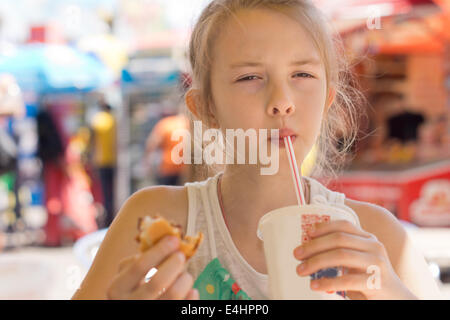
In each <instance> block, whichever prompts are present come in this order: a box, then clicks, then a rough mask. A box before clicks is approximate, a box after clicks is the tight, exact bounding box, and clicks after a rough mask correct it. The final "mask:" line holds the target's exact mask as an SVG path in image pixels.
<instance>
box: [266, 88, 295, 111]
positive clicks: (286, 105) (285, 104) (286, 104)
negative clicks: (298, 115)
mask: <svg viewBox="0 0 450 320" xmlns="http://www.w3.org/2000/svg"><path fill="white" fill-rule="evenodd" d="M294 112H295V105H294V104H293V103H292V101H291V100H290V99H289V98H288V95H287V93H286V92H285V91H284V90H274V92H273V94H272V99H271V100H270V102H269V104H268V106H267V114H268V115H269V116H281V117H283V116H289V115H291V114H293V113H294Z"/></svg>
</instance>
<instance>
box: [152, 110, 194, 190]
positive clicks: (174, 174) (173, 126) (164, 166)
mask: <svg viewBox="0 0 450 320" xmlns="http://www.w3.org/2000/svg"><path fill="white" fill-rule="evenodd" d="M188 128H189V120H188V118H187V117H186V116H185V115H184V114H182V113H181V112H180V113H178V114H177V115H173V116H168V117H164V118H162V119H161V120H159V121H158V122H157V123H156V125H155V127H154V128H153V130H152V132H151V133H150V135H149V136H148V138H147V142H146V148H145V153H146V154H145V157H146V159H147V161H151V159H152V155H153V154H154V153H155V152H157V151H161V152H162V154H161V159H160V161H159V165H158V167H157V171H156V172H154V175H155V178H156V182H157V184H161V185H178V184H180V182H181V181H180V178H181V176H182V175H183V170H184V169H185V165H184V164H175V163H173V161H172V149H173V148H174V147H175V146H176V145H177V144H178V143H179V141H178V140H172V133H173V132H175V131H176V130H179V129H186V130H188Z"/></svg>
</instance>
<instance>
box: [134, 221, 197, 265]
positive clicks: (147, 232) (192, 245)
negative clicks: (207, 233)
mask: <svg viewBox="0 0 450 320" xmlns="http://www.w3.org/2000/svg"><path fill="white" fill-rule="evenodd" d="M138 230H139V234H138V236H137V238H136V240H137V242H138V243H139V245H140V247H139V248H140V251H141V252H145V251H147V250H148V249H150V248H151V247H152V246H153V245H155V244H156V243H157V242H158V241H159V240H160V239H161V238H163V237H165V236H169V235H171V236H175V237H177V238H178V239H180V248H179V250H180V251H181V252H183V253H184V255H185V256H186V260H188V259H189V258H191V257H192V256H193V255H194V254H195V253H196V252H197V249H198V247H199V245H200V244H201V243H202V241H203V233H202V232H198V233H197V235H196V236H195V237H191V236H185V235H184V234H183V231H182V229H181V226H180V225H177V224H174V223H171V222H169V221H168V220H166V219H164V218H163V217H161V216H159V215H156V216H154V217H150V216H146V217H144V218H139V220H138Z"/></svg>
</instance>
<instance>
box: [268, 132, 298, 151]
mask: <svg viewBox="0 0 450 320" xmlns="http://www.w3.org/2000/svg"><path fill="white" fill-rule="evenodd" d="M285 137H291V142H292V143H294V141H295V139H296V138H297V134H296V133H295V132H294V131H293V130H292V129H290V128H282V129H280V131H279V138H278V141H276V142H278V144H279V146H280V147H284V146H285V145H284V138H285ZM269 140H270V141H271V142H274V143H276V142H275V140H273V141H272V139H271V138H269Z"/></svg>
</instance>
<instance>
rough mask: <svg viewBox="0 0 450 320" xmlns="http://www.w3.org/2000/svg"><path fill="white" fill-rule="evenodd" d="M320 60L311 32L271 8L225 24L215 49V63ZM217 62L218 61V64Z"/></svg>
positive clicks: (238, 15)
mask: <svg viewBox="0 0 450 320" xmlns="http://www.w3.org/2000/svg"><path fill="white" fill-rule="evenodd" d="M280 55H281V56H285V57H286V59H290V60H291V59H292V58H297V59H299V60H302V59H310V58H312V59H319V53H318V51H317V48H316V47H315V45H314V42H313V41H312V39H311V37H310V35H309V33H308V32H307V31H305V29H304V28H303V26H302V25H301V24H300V23H299V22H298V21H296V20H294V19H293V18H291V17H289V16H287V15H285V14H283V13H281V12H278V11H275V10H269V9H252V10H241V11H239V12H237V13H236V14H235V15H233V16H231V17H230V18H228V19H227V21H226V22H225V24H224V26H223V29H222V30H221V31H220V33H219V36H218V38H217V39H216V42H215V46H214V60H213V64H217V63H219V62H220V64H221V65H223V64H229V63H233V62H236V60H241V59H244V60H248V59H250V60H263V61H271V58H274V57H275V56H276V57H277V60H279V59H280ZM214 61H215V62H214Z"/></svg>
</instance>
